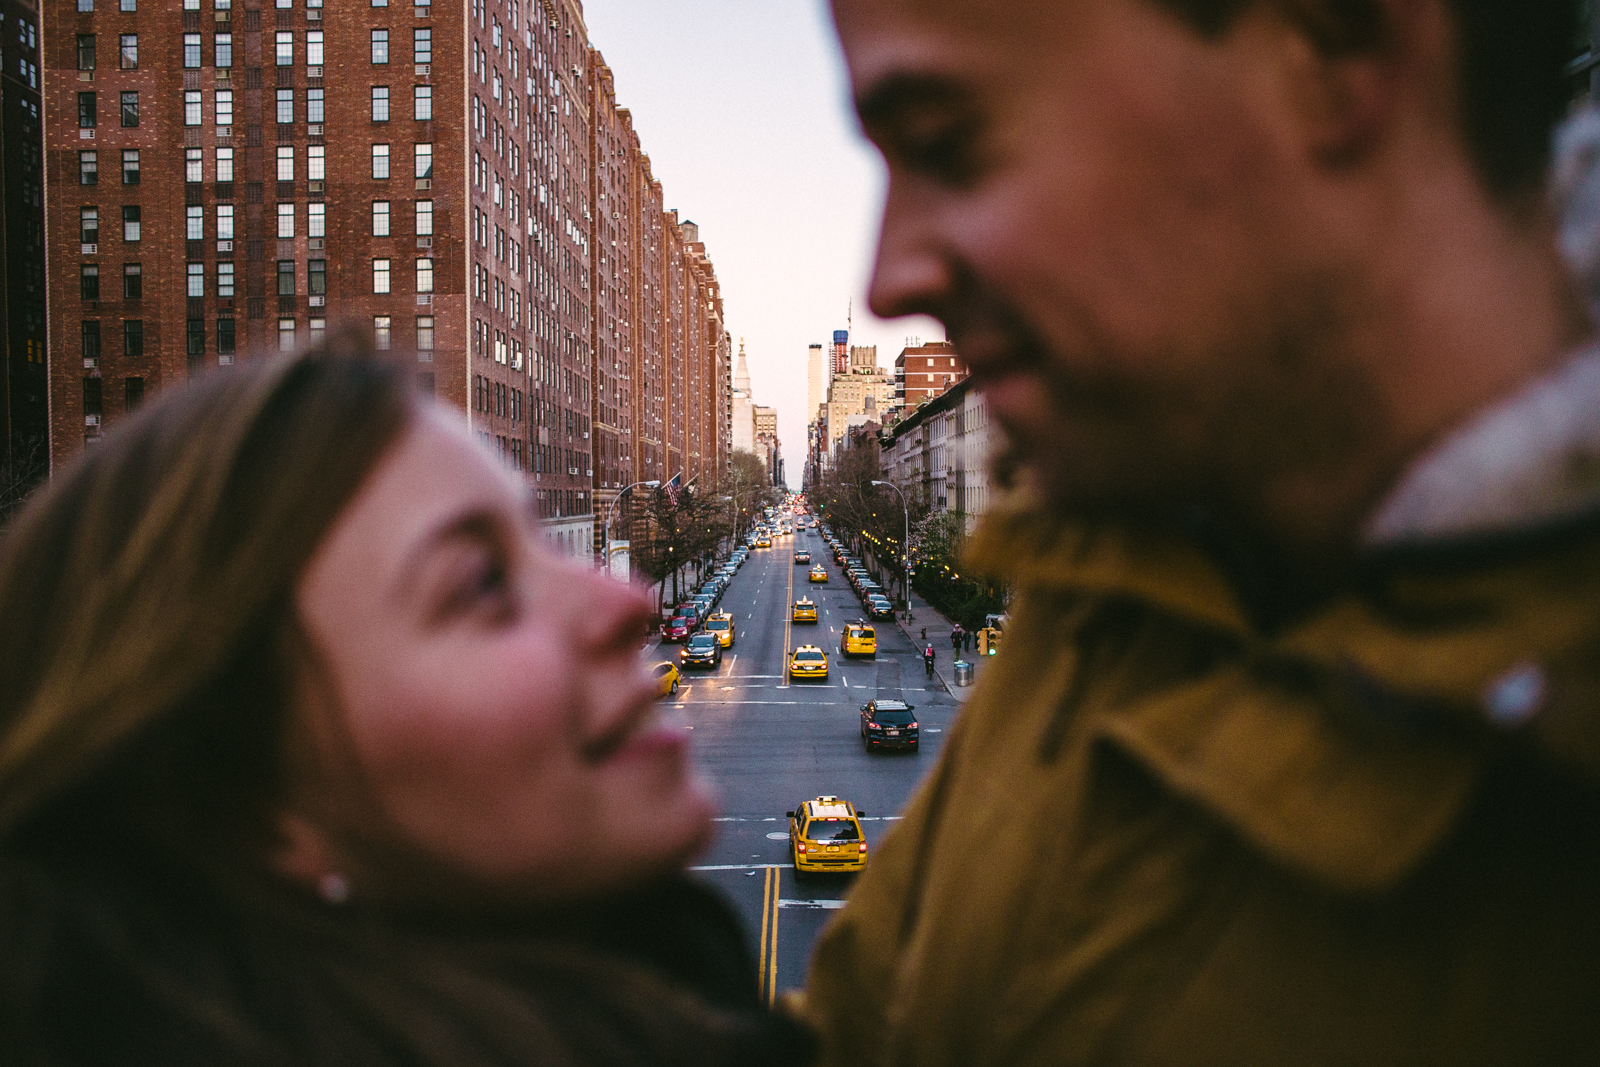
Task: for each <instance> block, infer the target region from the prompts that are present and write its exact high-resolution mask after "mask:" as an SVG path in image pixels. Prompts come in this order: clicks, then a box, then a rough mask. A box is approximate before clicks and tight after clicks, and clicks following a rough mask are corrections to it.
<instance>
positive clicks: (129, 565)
mask: <svg viewBox="0 0 1600 1067" xmlns="http://www.w3.org/2000/svg"><path fill="white" fill-rule="evenodd" d="M407 384H408V383H406V382H405V381H404V380H403V379H402V378H401V375H400V371H399V369H398V368H397V367H396V366H395V365H393V364H390V363H385V362H380V361H379V360H377V359H376V358H373V357H372V356H371V355H370V354H369V353H368V352H367V351H366V349H365V346H364V344H363V342H362V341H361V340H360V339H359V337H357V336H354V335H344V334H341V335H338V336H335V337H334V338H331V339H330V340H329V341H328V342H327V344H326V345H325V346H324V347H323V348H319V349H318V350H315V351H312V352H308V353H305V354H302V355H299V356H296V357H293V358H285V359H277V360H272V361H264V362H259V363H254V364H249V365H246V366H243V367H240V368H239V369H237V370H234V371H231V372H219V373H217V374H214V375H212V376H210V377H208V378H206V379H204V380H202V381H200V382H197V383H194V384H191V385H187V386H184V387H182V388H180V389H177V390H174V391H173V392H172V393H171V394H170V395H169V396H167V397H165V398H164V399H163V400H162V401H161V402H159V403H157V404H154V405H151V407H149V408H148V409H147V410H145V411H144V412H142V413H141V414H139V415H138V416H135V417H134V418H133V419H132V420H130V421H129V422H128V423H127V424H125V425H124V426H122V427H120V428H119V429H118V430H117V431H115V432H114V433H113V434H111V435H110V436H109V437H108V438H107V439H106V440H105V441H104V442H103V443H100V444H96V445H94V446H91V447H90V449H89V450H88V451H87V453H86V454H85V455H84V456H83V457H82V458H81V459H80V460H79V461H77V462H76V464H75V465H73V466H72V467H71V468H70V469H68V470H67V471H66V472H64V473H63V474H61V475H59V476H58V477H57V478H55V479H54V480H53V481H52V482H51V484H50V485H49V486H48V487H47V488H46V489H45V490H43V491H42V493H41V494H40V495H39V497H38V498H37V499H36V500H34V501H32V502H31V503H30V505H29V506H28V507H27V508H26V509H24V511H23V513H22V514H21V515H20V516H19V517H18V518H17V519H16V520H15V521H14V522H13V523H12V525H11V526H10V528H9V529H8V530H6V531H5V533H4V537H3V540H0V618H3V619H4V620H5V623H4V630H3V631H0V840H3V839H4V838H5V837H6V836H7V835H9V834H12V833H14V832H16V831H19V830H20V829H22V828H24V827H25V826H26V825H27V824H28V823H29V822H30V821H32V820H37V819H39V818H41V817H44V816H45V814H46V813H47V812H48V811H49V810H50V809H51V807H52V806H53V805H55V804H58V803H60V802H62V801H63V800H64V799H66V798H68V797H70V795H71V794H72V793H73V792H74V791H75V790H76V789H77V788H79V787H81V786H82V784H83V783H84V782H86V781H90V780H96V779H98V780H100V781H102V782H104V781H108V780H117V781H119V782H121V783H122V784H123V785H125V786H127V787H131V788H134V789H136V790H137V792H138V794H139V795H140V797H141V799H143V800H148V799H150V797H151V794H152V793H154V794H161V793H170V792H174V791H178V792H183V793H184V794H185V795H187V796H189V797H190V798H191V800H192V798H193V797H194V796H195V795H196V794H197V793H198V794H200V795H204V794H208V793H211V792H215V793H216V794H217V795H216V796H214V797H210V798H208V799H210V800H211V801H212V803H203V804H199V805H196V804H193V803H192V802H191V803H185V804H184V805H182V807H183V808H184V809H185V810H187V811H189V812H190V813H191V814H192V815H193V816H195V817H196V818H203V819H206V820H209V821H212V822H215V821H217V820H221V819H226V818H230V817H240V816H244V815H245V814H246V813H245V811H243V810H241V808H242V807H246V806H248V803H249V802H254V801H258V800H261V799H263V798H262V797H261V795H260V793H261V790H264V789H268V788H270V787H271V785H272V782H271V779H272V778H273V776H274V775H275V773H276V767H275V755H276V753H275V752H274V751H273V746H270V745H269V746H268V747H266V748H263V747H262V746H263V744H265V743H267V742H268V741H269V739H270V738H271V737H273V736H275V735H276V733H277V731H278V728H279V723H278V722H277V716H279V715H280V714H281V712H282V704H283V701H284V696H285V694H284V693H283V692H282V691H281V686H282V682H283V666H284V665H283V664H282V663H281V662H279V660H280V657H281V655H282V651H283V647H282V646H283V631H284V629H285V627H286V626H289V625H290V624H291V614H292V613H291V609H290V604H291V594H292V588H293V585H294V582H295V579H296V577H297V576H298V575H299V573H300V572H301V570H302V569H303V568H304V566H305V564H306V562H307V560H308V558H309V556H310V554H311V553H312V551H313V550H314V549H315V547H316V546H317V544H318V543H319V542H320V541H321V540H322V538H323V536H324V535H325V534H326V532H327V531H328V529H329V527H330V526H331V525H332V524H333V522H334V520H335V519H336V517H337V516H338V514H339V513H340V511H341V510H342V508H343V507H344V505H345V504H346V503H347V502H348V500H349V499H350V497H351V496H352V495H353V494H354V493H355V491H356V489H357V488H358V486H359V485H360V484H361V482H362V480H363V479H364V478H365V477H366V475H367V473H368V472H369V471H370V469H371V468H372V467H373V465H374V464H375V463H376V462H377V459H378V457H379V456H380V455H381V454H382V453H383V452H384V451H385V449H387V448H388V447H389V445H390V444H391V443H392V442H393V441H394V439H395V438H396V437H397V436H398V435H399V434H400V432H401V430H402V428H403V427H404V425H405V424H406V422H407V419H408V417H409V411H410V409H411V405H412V403H413V401H412V400H411V398H410V395H409V393H408V388H407ZM184 735H187V736H190V737H193V738H195V740H196V742H197V744H196V745H194V746H191V747H198V748H203V749H204V751H205V753H206V756H205V758H204V760H203V762H201V763H199V764H198V765H193V766H183V765H181V759H179V758H178V757H177V756H176V755H174V754H172V753H170V752H167V753H164V758H162V757H158V755H157V753H156V752H155V750H154V748H153V746H152V745H151V740H152V739H153V738H156V737H161V736H165V737H176V736H184ZM164 747H166V748H170V746H164ZM141 750H143V751H141ZM130 759H132V760H133V763H132V764H129V761H130ZM119 764H122V765H121V766H119ZM174 776H177V777H176V778H175V777H174ZM168 814H170V815H177V814H178V813H176V812H172V811H170V810H169V812H168ZM174 829H178V830H179V832H181V833H184V834H191V835H192V834H201V836H203V837H212V836H214V835H213V834H212V833H202V832H201V828H200V827H198V826H193V827H183V828H181V829H180V828H174Z"/></svg>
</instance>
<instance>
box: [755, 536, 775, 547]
mask: <svg viewBox="0 0 1600 1067" xmlns="http://www.w3.org/2000/svg"><path fill="white" fill-rule="evenodd" d="M756 547H757V548H771V547H772V538H770V537H758V538H756Z"/></svg>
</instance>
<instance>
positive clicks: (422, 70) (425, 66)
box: [417, 63, 432, 75]
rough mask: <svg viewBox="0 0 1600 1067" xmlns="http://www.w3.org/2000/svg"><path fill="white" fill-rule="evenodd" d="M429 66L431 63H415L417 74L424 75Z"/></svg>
mask: <svg viewBox="0 0 1600 1067" xmlns="http://www.w3.org/2000/svg"><path fill="white" fill-rule="evenodd" d="M431 66H432V64H429V63H418V64H417V73H418V74H422V75H426V74H427V73H428V71H429V69H430V67H431Z"/></svg>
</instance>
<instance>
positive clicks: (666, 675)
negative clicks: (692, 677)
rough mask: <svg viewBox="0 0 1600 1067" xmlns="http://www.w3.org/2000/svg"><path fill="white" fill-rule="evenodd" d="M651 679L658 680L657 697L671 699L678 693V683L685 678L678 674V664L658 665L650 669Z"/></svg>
mask: <svg viewBox="0 0 1600 1067" xmlns="http://www.w3.org/2000/svg"><path fill="white" fill-rule="evenodd" d="M650 677H652V678H654V679H655V680H656V696H662V697H669V696H671V695H672V694H673V693H676V692H677V691H678V683H679V682H680V681H682V680H683V676H682V675H680V674H679V673H678V665H677V664H676V663H657V664H656V665H655V666H654V667H651V668H650Z"/></svg>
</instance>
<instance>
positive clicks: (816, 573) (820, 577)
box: [811, 564, 828, 582]
mask: <svg viewBox="0 0 1600 1067" xmlns="http://www.w3.org/2000/svg"><path fill="white" fill-rule="evenodd" d="M811 580H812V581H813V582H825V581H827V580H828V568H826V567H824V566H822V565H821V564H818V565H817V566H815V567H812V568H811Z"/></svg>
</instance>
